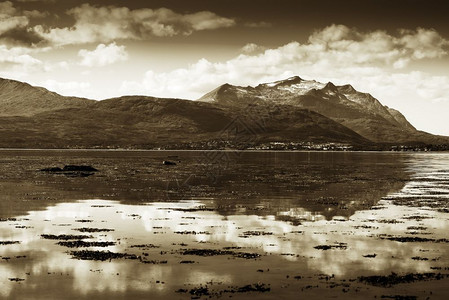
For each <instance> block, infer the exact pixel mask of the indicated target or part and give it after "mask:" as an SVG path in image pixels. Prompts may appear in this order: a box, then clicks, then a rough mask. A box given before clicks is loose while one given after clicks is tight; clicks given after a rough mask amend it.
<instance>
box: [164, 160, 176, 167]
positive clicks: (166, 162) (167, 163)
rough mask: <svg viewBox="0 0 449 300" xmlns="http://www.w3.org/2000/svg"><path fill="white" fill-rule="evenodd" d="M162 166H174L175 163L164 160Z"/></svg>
mask: <svg viewBox="0 0 449 300" xmlns="http://www.w3.org/2000/svg"><path fill="white" fill-rule="evenodd" d="M162 164H163V165H165V166H176V163H175V162H174V161H169V160H164V161H163V162H162Z"/></svg>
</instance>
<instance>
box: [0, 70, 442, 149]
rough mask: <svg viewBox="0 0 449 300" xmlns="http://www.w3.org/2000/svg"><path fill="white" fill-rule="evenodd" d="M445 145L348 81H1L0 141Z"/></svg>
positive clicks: (51, 144) (38, 144)
mask: <svg viewBox="0 0 449 300" xmlns="http://www.w3.org/2000/svg"><path fill="white" fill-rule="evenodd" d="M373 141H375V142H381V143H388V142H389V143H395V144H396V143H402V142H408V143H415V142H417V143H433V144H441V143H449V139H448V138H447V137H439V136H434V135H431V134H427V133H424V132H420V131H417V130H416V129H415V128H414V127H413V126H412V125H411V124H410V123H409V122H408V121H407V120H406V119H405V117H404V116H403V115H402V114H401V113H400V112H398V111H396V110H393V109H391V108H388V107H386V106H383V105H382V104H380V102H379V101H377V100H376V99H375V98H373V97H372V96H371V95H369V94H365V93H359V92H357V91H356V90H355V89H354V88H353V87H352V86H350V85H345V86H335V85H333V84H332V83H327V84H324V83H319V82H316V81H313V80H309V81H308V80H303V79H301V78H299V77H292V78H289V79H287V80H283V81H277V82H273V83H266V84H261V85H258V86H256V87H250V86H249V87H237V86H232V85H229V84H225V85H222V86H220V87H218V88H217V89H215V90H213V91H211V92H210V93H208V94H206V95H205V96H203V97H202V98H201V99H200V101H190V100H182V99H161V98H154V97H145V96H126V97H120V98H113V99H107V100H102V101H93V100H88V99H81V98H74V97H63V96H61V95H58V94H56V93H53V92H50V91H48V90H46V89H43V88H39V87H33V86H31V85H28V84H26V83H21V82H18V81H13V80H6V79H0V147H4V148H11V147H22V148H96V147H99V148H117V147H122V148H142V149H147V148H197V149H198V148H201V149H204V148H208V149H217V148H218V149H221V148H249V147H255V146H260V145H264V144H266V143H277V142H279V143H284V144H289V143H297V144H304V143H319V144H323V143H343V144H350V145H353V146H357V147H359V148H363V149H376V147H377V146H375V145H374V143H373Z"/></svg>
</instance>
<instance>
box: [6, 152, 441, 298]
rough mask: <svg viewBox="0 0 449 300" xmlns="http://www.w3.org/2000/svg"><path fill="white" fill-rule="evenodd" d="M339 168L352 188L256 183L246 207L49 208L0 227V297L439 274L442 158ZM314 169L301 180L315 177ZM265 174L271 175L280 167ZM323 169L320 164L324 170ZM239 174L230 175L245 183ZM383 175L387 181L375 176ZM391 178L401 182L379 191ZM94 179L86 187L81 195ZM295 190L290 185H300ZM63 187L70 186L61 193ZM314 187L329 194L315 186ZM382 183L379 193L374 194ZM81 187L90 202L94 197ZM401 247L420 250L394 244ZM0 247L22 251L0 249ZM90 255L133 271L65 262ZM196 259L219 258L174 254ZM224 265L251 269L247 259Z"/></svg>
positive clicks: (363, 161)
mask: <svg viewBox="0 0 449 300" xmlns="http://www.w3.org/2000/svg"><path fill="white" fill-rule="evenodd" d="M300 155H304V154H300ZM376 155H378V154H374V156H376ZM382 155H384V156H382ZM350 156H351V154H350ZM350 156H349V157H350ZM374 156H373V157H374ZM287 157H290V156H287ZM323 157H325V156H323ZM343 157H346V158H345V159H346V162H344V160H343V161H342V160H340V161H339V162H338V163H337V162H335V163H334V167H335V168H338V169H340V170H342V172H343V175H344V176H347V177H346V178H350V179H351V180H349V179H345V177H344V176H343V175H342V176H340V175H338V174H334V175H332V174H331V175H329V176H330V178H331V179H326V178H325V179H323V180H322V181H320V183H316V185H317V186H315V185H314V184H312V183H311V182H312V181H311V180H309V181H308V182H307V184H308V186H309V187H311V188H310V189H306V188H305V187H304V186H305V184H302V185H301V188H297V189H295V188H292V190H294V192H291V193H290V192H288V191H285V194H286V197H284V198H282V197H280V193H279V192H280V190H279V189H276V188H275V189H274V190H275V191H273V190H271V191H270V184H272V183H265V185H268V186H265V188H264V189H262V188H260V187H261V186H263V184H262V183H257V178H254V180H255V182H256V183H254V186H253V187H252V188H251V187H246V188H245V191H248V192H249V191H257V192H258V193H260V195H259V196H257V197H252V198H245V197H242V198H241V199H239V198H238V197H223V198H213V197H212V198H209V199H206V198H203V199H196V200H175V199H170V202H166V201H165V202H164V201H156V202H155V201H146V202H145V201H144V200H145V199H140V200H139V201H129V200H128V199H119V200H110V199H107V198H106V199H104V198H102V199H101V200H100V199H95V200H77V201H67V199H66V200H65V201H61V200H64V199H59V200H58V201H56V202H55V203H53V204H52V205H49V206H46V207H39V206H38V207H37V209H33V210H29V211H28V212H27V213H24V214H22V215H20V214H18V215H15V216H8V217H7V218H4V219H3V220H2V222H0V258H1V259H0V274H2V279H1V280H0V297H4V298H23V297H24V296H26V295H30V294H31V293H33V294H34V295H36V298H38V299H40V298H45V297H46V295H47V296H48V291H52V294H51V295H52V297H58V296H59V297H64V298H83V297H85V298H91V297H100V298H114V297H115V298H121V297H122V298H123V297H125V296H126V297H127V298H141V297H144V296H145V295H146V296H148V295H151V296H152V298H167V297H175V298H179V297H182V296H183V294H179V293H178V294H174V293H175V291H177V290H179V289H191V288H193V287H196V286H198V285H204V284H206V283H209V286H214V285H215V286H219V287H221V286H225V287H226V286H239V285H240V286H241V285H244V284H251V283H254V282H269V283H270V284H271V288H272V290H273V292H272V293H271V294H267V295H265V297H266V298H267V297H268V298H270V297H271V298H273V299H274V298H276V297H279V295H282V293H288V292H289V291H290V290H291V291H293V290H296V289H298V286H296V287H295V285H293V284H291V285H289V287H286V286H285V284H284V283H285V280H286V275H300V276H302V277H304V278H314V276H317V274H327V275H329V276H332V275H333V276H335V277H336V278H342V279H355V278H356V277H357V276H360V275H364V276H367V275H385V274H390V273H391V272H392V271H394V272H395V273H399V274H403V273H411V272H413V273H425V272H430V271H432V270H435V269H437V270H441V268H443V269H444V267H446V266H447V264H448V263H449V257H448V255H447V254H448V253H449V252H448V250H449V249H448V245H449V244H448V243H447V242H446V240H445V239H446V238H447V234H446V231H447V228H448V225H449V224H448V222H449V220H448V217H447V212H445V211H444V209H446V206H445V205H447V204H446V202H447V201H444V200H445V199H447V197H448V195H449V187H448V185H447V178H448V176H449V155H409V156H395V155H391V156H390V155H389V154H380V155H379V156H378V157H377V158H376V159H375V160H373V157H371V158H369V159H368V158H365V156H363V155H360V154H357V153H354V154H353V157H352V158H351V157H350V158H347V157H348V156H343ZM340 158H341V157H340ZM283 159H284V160H285V158H283ZM326 159H327V158H326ZM300 161H303V160H300ZM318 161H319V160H318V159H316V161H315V162H314V165H313V167H312V166H306V167H304V168H306V169H307V168H312V169H314V170H318V169H319V167H318V166H317V165H319V163H318ZM354 161H355V163H354ZM290 163H291V161H290ZM290 163H289V164H281V166H282V167H281V168H288V166H290ZM272 166H273V165H272ZM274 166H275V167H278V168H280V167H279V162H278V163H276V164H274ZM251 167H254V166H252V165H246V168H251ZM297 167H298V168H301V165H300V164H297ZM254 168H255V167H254ZM325 168H326V165H325V164H322V169H321V170H324V169H325ZM244 169H245V167H243V166H240V167H239V170H240V171H242V172H243V170H244ZM264 170H265V171H264V172H265V175H261V174H262V173H260V175H259V176H265V177H268V176H269V175H267V174H271V173H270V172H271V171H270V170H269V168H268V167H267V168H264ZM381 170H388V171H391V172H390V173H389V174H382V172H381ZM254 172H255V171H252V172H251V173H254ZM317 172H318V171H317ZM329 172H331V171H329ZM325 173H326V174H328V170H326V172H325ZM290 174H292V173H290ZM298 174H299V173H298ZM312 174H313V172H312ZM317 174H318V173H317ZM323 174H324V173H323ZM392 174H403V175H402V176H403V177H397V178H400V179H401V178H402V179H401V180H397V181H395V182H394V183H390V184H386V183H385V182H386V181H387V180H386V179H387V178H391V177H390V176H392ZM175 175H176V176H180V175H182V172H178V173H176V174H175ZM36 176H40V175H36ZM226 176H229V178H227V177H226ZM248 176H249V173H248V174H237V173H236V176H234V177H232V176H231V173H229V174H223V175H222V179H220V180H222V181H217V182H220V183H221V184H222V186H221V187H218V183H217V188H216V190H215V191H214V193H215V194H216V195H221V196H223V193H221V192H220V190H225V189H226V188H230V187H233V188H234V189H233V190H235V191H238V192H242V191H243V189H244V188H243V186H244V185H243V180H244V179H245V178H248ZM307 176H311V175H310V174H308V175H307ZM317 176H318V175H317ZM322 176H323V178H324V175H322ZM377 176H379V177H377ZM382 176H383V177H382ZM95 177H96V176H92V177H90V178H89V179H87V181H83V182H84V183H86V184H87V183H88V182H89V180H90V179H91V178H95ZM295 178H296V181H294V182H295V183H296V184H298V182H299V180H298V178H300V175H295ZM314 178H315V177H314ZM357 178H358V180H357ZM405 178H408V180H407V181H406V180H405ZM40 179H42V178H40ZM106 179H107V176H106V178H101V179H98V178H97V180H98V181H97V183H101V182H103V183H104V184H105V183H106V182H107V180H106ZM337 179H338V180H337ZM52 180H53V182H50V180H48V181H46V182H44V183H43V184H42V185H41V187H42V186H45V187H46V188H50V187H54V188H55V190H56V191H54V193H61V194H67V195H69V194H70V191H73V194H75V195H80V194H84V193H87V191H81V190H76V189H73V188H74V186H76V185H79V184H80V182H76V181H66V179H65V178H59V177H57V178H52ZM83 180H84V179H83ZM140 180H141V178H140ZM283 180H284V179H282V178H281V179H277V180H273V181H272V182H275V183H279V182H282V181H283ZM62 182H66V183H68V186H66V187H65V188H63V186H62ZM192 182H193V183H192V184H191V186H190V187H189V188H190V190H189V191H183V192H185V193H186V194H190V195H191V196H193V195H194V193H195V187H197V189H199V188H202V191H204V190H205V188H204V187H200V185H199V184H198V185H195V183H194V181H192ZM322 182H326V184H325V185H321V186H320V184H321V183H322ZM380 182H382V183H383V186H379V183H380ZM122 183H123V182H122ZM359 185H360V186H359ZM25 186H26V187H29V186H32V184H30V185H25ZM89 187H90V188H91V190H89V191H90V192H91V193H92V195H95V194H96V193H98V191H101V190H102V188H103V186H101V185H100V186H99V189H98V190H95V189H94V188H93V186H90V185H89ZM116 187H117V185H116ZM254 188H255V190H254ZM122 193H125V192H124V191H123V192H120V193H118V194H117V195H115V196H114V197H119V195H123V194H122ZM214 193H212V194H214ZM263 194H266V195H265V196H264V195H263ZM294 194H296V195H297V197H296V198H294V197H292V196H293V195H294ZM267 195H274V196H276V197H272V198H270V197H269V196H267ZM376 197H377V200H376ZM103 199H104V200H103ZM404 199H412V200H411V201H408V200H407V201H405V200H404ZM413 199H414V200H413ZM147 200H151V199H147ZM428 203H439V204H438V205H434V206H429V205H428ZM424 204H425V205H424ZM86 231H87V232H86ZM43 234H47V235H61V234H66V235H80V234H84V235H88V236H90V237H87V238H84V239H83V241H86V242H93V241H96V242H113V243H114V245H112V246H108V247H82V248H68V247H65V246H62V245H58V244H57V242H58V240H51V239H45V238H43V237H42V236H41V235H43ZM402 237H408V238H421V239H423V240H422V241H421V242H400V241H398V240H394V238H402ZM2 241H3V242H6V241H10V242H15V241H16V242H19V243H18V244H7V243H5V244H3V245H2V244H1V242H2ZM87 249H88V250H92V251H106V250H107V251H111V252H114V253H126V254H129V255H136V257H137V259H126V258H121V259H110V260H105V261H97V260H80V259H76V258H74V257H73V256H74V255H73V254H72V253H71V251H80V250H87ZM195 249H211V250H217V251H224V252H222V254H223V255H217V256H212V257H204V256H198V255H191V254H189V255H184V254H183V252H185V251H186V250H195ZM226 251H227V252H226ZM233 253H237V254H238V253H250V254H258V255H260V257H258V258H257V257H256V258H255V259H245V258H243V257H241V256H238V255H233ZM256 271H257V272H256ZM259 271H260V272H259ZM14 279H15V280H14ZM22 279H24V280H23V281H21V280H22ZM17 280H20V281H17ZM305 280H309V281H312V280H313V279H305ZM296 282H299V281H296ZM312 283H313V284H317V283H319V282H318V281H317V282H312ZM296 284H302V283H301V282H299V283H296ZM354 284H355V283H354ZM303 285H306V284H303ZM361 292H363V289H362V290H361ZM270 295H271V296H270ZM185 296H186V297H187V296H189V295H185ZM25 298H26V297H25Z"/></svg>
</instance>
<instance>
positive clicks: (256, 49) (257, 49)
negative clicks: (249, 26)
mask: <svg viewBox="0 0 449 300" xmlns="http://www.w3.org/2000/svg"><path fill="white" fill-rule="evenodd" d="M265 50H266V48H265V47H263V46H260V45H257V44H254V43H248V44H246V45H245V46H243V47H242V49H241V51H242V52H243V53H244V54H259V53H261V52H263V51H265Z"/></svg>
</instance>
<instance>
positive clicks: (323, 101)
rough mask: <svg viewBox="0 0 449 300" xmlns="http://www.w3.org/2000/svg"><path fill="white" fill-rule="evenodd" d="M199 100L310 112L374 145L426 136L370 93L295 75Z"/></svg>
mask: <svg viewBox="0 0 449 300" xmlns="http://www.w3.org/2000/svg"><path fill="white" fill-rule="evenodd" d="M199 101H203V102H208V103H215V104H217V105H219V106H223V107H232V106H234V107H239V106H240V107H241V106H245V105H248V104H249V103H254V104H258V105H267V104H269V105H289V106H294V107H298V108H302V109H309V110H313V111H315V112H317V113H319V114H322V115H323V116H326V117H328V118H331V119H332V120H334V121H336V122H338V123H340V124H342V125H345V126H346V127H348V128H350V129H352V130H353V131H355V132H357V133H359V134H360V135H362V136H363V137H365V138H367V139H369V140H371V141H374V142H398V141H401V142H406V141H418V140H422V138H423V136H427V135H426V134H425V133H422V132H418V131H417V130H416V129H415V128H414V127H413V125H411V124H410V123H409V122H408V121H407V119H406V118H405V117H404V116H403V115H402V114H401V113H400V112H398V111H396V110H394V109H391V108H388V107H387V106H384V105H382V104H381V103H380V102H379V101H378V100H377V99H376V98H374V97H373V96H371V95H370V94H367V93H361V92H358V91H356V90H355V89H354V88H353V87H352V86H351V85H343V86H335V85H334V84H333V83H331V82H329V83H327V84H325V83H320V82H317V81H315V80H304V79H301V78H300V77H297V76H295V77H291V78H289V79H287V80H282V81H276V82H272V83H265V84H260V85H258V86H256V87H237V86H232V85H229V84H225V85H222V86H220V87H219V88H217V89H215V90H213V91H212V92H210V93H208V94H206V95H204V96H203V97H202V98H200V99H199Z"/></svg>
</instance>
